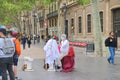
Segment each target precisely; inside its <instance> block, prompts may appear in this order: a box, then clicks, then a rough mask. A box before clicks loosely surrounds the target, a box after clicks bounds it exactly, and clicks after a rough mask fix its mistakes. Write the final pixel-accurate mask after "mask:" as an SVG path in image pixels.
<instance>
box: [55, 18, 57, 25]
mask: <svg viewBox="0 0 120 80" xmlns="http://www.w3.org/2000/svg"><path fill="white" fill-rule="evenodd" d="M55 26H57V18H55Z"/></svg>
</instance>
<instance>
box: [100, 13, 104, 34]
mask: <svg viewBox="0 0 120 80" xmlns="http://www.w3.org/2000/svg"><path fill="white" fill-rule="evenodd" d="M100 23H101V31H102V32H103V12H100Z"/></svg>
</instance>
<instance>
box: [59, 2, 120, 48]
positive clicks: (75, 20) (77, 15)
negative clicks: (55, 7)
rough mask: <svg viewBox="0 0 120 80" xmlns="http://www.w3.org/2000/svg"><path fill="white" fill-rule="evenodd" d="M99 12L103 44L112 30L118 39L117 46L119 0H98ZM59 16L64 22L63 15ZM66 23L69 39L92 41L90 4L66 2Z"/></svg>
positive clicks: (119, 20)
mask: <svg viewBox="0 0 120 80" xmlns="http://www.w3.org/2000/svg"><path fill="white" fill-rule="evenodd" d="M99 14H100V21H101V29H102V37H103V39H102V40H103V45H104V40H105V38H106V37H107V36H109V32H110V31H114V32H115V35H116V37H117V39H118V47H120V44H119V43H120V39H119V37H120V0H100V1H99ZM61 17H62V20H61V21H62V23H64V15H61ZM66 25H67V28H68V39H69V40H74V41H75V40H77V41H87V42H88V41H89V42H94V26H93V16H92V8H91V5H90V4H89V5H85V6H81V5H79V4H78V3H76V2H73V3H71V4H67V12H66ZM63 26H64V24H61V27H63ZM63 28H64V27H63ZM72 28H74V29H72ZM71 35H72V36H71Z"/></svg>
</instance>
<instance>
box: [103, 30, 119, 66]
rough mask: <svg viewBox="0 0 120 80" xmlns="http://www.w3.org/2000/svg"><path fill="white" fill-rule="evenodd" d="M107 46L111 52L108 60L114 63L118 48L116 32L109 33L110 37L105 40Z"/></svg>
mask: <svg viewBox="0 0 120 80" xmlns="http://www.w3.org/2000/svg"><path fill="white" fill-rule="evenodd" d="M105 46H106V47H108V49H109V52H110V56H109V58H108V59H107V61H108V62H109V63H112V64H114V56H115V48H117V39H116V38H115V36H114V32H110V33H109V37H108V38H107V39H106V40H105Z"/></svg>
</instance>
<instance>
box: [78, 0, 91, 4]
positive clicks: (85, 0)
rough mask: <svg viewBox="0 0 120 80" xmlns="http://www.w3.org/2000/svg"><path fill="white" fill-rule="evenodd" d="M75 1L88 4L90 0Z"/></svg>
mask: <svg viewBox="0 0 120 80" xmlns="http://www.w3.org/2000/svg"><path fill="white" fill-rule="evenodd" d="M77 2H78V3H79V4H80V5H85V4H89V3H90V0H77Z"/></svg>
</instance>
